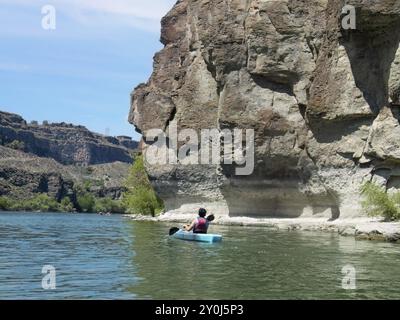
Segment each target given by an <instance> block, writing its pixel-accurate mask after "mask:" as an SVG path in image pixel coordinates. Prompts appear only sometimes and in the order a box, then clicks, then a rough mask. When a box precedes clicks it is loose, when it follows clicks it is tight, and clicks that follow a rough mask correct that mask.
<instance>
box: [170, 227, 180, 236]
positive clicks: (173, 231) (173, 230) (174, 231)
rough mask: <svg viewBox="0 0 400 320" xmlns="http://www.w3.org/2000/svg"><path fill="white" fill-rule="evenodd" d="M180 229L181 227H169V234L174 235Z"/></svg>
mask: <svg viewBox="0 0 400 320" xmlns="http://www.w3.org/2000/svg"><path fill="white" fill-rule="evenodd" d="M179 230H180V229H179V228H176V227H175V228H171V229H169V235H170V236H173V235H174V234H175V233H177V232H178V231H179Z"/></svg>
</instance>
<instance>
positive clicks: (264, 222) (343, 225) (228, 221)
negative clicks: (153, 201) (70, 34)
mask: <svg viewBox="0 0 400 320" xmlns="http://www.w3.org/2000/svg"><path fill="white" fill-rule="evenodd" d="M125 217H127V218H129V219H133V220H136V221H152V222H163V223H172V222H175V223H188V222H189V221H191V220H192V219H193V214H177V213H174V212H166V213H164V214H162V215H160V216H158V217H149V216H143V215H125ZM213 223H214V224H216V225H226V226H240V227H264V228H271V229H275V230H287V231H320V232H332V233H337V234H339V235H341V236H347V237H355V238H356V239H357V240H370V241H386V242H398V243H400V222H382V221H381V220H380V219H376V218H348V219H338V220H335V221H329V220H328V219H327V218H295V219H291V218H287V219H284V218H249V217H229V216H226V215H224V216H217V217H216V220H215V221H214V222H213Z"/></svg>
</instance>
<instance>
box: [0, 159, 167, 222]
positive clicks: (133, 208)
mask: <svg viewBox="0 0 400 320" xmlns="http://www.w3.org/2000/svg"><path fill="white" fill-rule="evenodd" d="M89 188H90V186H89V185H79V186H76V187H75V193H74V194H75V195H74V196H65V197H63V198H62V199H60V200H58V201H57V199H55V198H53V197H50V196H49V195H48V194H46V193H38V194H37V195H35V196H34V197H32V198H27V199H15V198H11V197H7V196H0V211H15V212H27V211H33V212H43V213H46V212H65V213H75V212H79V213H114V214H138V213H141V214H146V215H149V216H152V217H154V216H156V215H158V214H160V213H161V212H162V211H163V210H164V205H163V202H162V200H161V199H160V198H159V197H158V196H157V195H156V193H155V192H154V190H153V188H152V186H151V183H150V181H149V178H148V176H147V173H146V171H145V166H144V160H143V157H142V156H141V155H138V156H137V157H136V159H135V161H134V163H133V164H132V166H131V168H130V171H129V174H128V177H127V178H126V181H125V184H124V189H125V191H124V192H123V193H122V196H121V198H120V199H117V200H114V199H112V198H110V197H96V196H95V195H93V194H92V193H90V192H89Z"/></svg>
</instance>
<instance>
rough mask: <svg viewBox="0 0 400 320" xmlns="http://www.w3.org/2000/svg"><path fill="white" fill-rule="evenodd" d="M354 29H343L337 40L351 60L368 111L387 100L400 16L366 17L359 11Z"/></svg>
mask: <svg viewBox="0 0 400 320" xmlns="http://www.w3.org/2000/svg"><path fill="white" fill-rule="evenodd" d="M358 15H359V19H358V21H357V29H356V30H351V31H343V32H342V35H343V36H342V38H340V39H339V43H340V44H341V45H342V46H343V47H344V48H345V50H346V52H347V55H348V58H349V60H350V64H351V69H352V73H353V76H354V79H355V84H356V86H357V88H359V89H360V91H361V92H362V93H363V96H364V99H365V100H366V101H367V103H368V104H369V106H370V108H371V111H372V112H373V113H374V114H378V113H379V111H380V110H381V108H382V107H384V106H387V105H388V103H389V85H388V83H389V77H390V69H391V66H392V62H393V61H394V59H395V55H396V51H397V49H398V47H399V42H400V16H396V15H392V16H384V15H381V16H379V15H378V16H376V15H375V16H372V15H371V16H368V13H365V12H362V11H361V12H359V14H358Z"/></svg>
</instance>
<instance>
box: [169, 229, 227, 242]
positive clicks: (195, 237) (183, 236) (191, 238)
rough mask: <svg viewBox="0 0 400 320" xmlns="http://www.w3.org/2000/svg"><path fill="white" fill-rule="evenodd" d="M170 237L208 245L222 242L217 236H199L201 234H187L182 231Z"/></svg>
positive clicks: (220, 237)
mask: <svg viewBox="0 0 400 320" xmlns="http://www.w3.org/2000/svg"><path fill="white" fill-rule="evenodd" d="M172 236H173V237H174V238H177V239H181V240H186V241H198V242H208V243H214V242H221V241H222V236H221V235H219V234H201V233H193V232H187V231H183V230H179V231H178V232H176V233H175V234H173V235H172Z"/></svg>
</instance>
